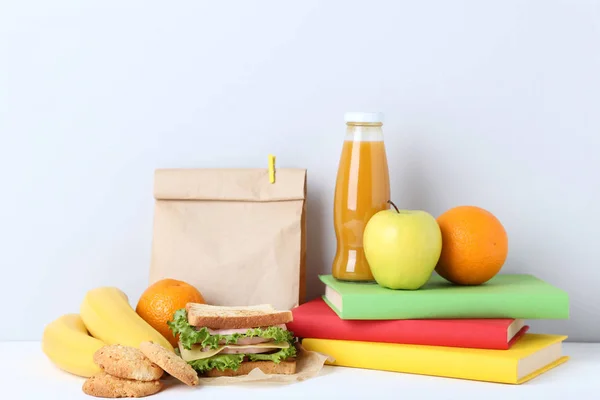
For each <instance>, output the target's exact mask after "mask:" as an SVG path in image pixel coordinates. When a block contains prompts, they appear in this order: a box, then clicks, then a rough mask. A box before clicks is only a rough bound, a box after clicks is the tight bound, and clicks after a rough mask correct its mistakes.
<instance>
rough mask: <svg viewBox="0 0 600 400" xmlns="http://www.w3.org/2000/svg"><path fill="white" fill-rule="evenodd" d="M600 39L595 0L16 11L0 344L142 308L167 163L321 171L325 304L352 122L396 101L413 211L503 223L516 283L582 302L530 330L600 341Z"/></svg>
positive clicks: (5, 76) (314, 198)
mask: <svg viewBox="0 0 600 400" xmlns="http://www.w3.org/2000/svg"><path fill="white" fill-rule="evenodd" d="M599 43H600V5H599V3H598V2H593V1H558V0H553V1H541V0H540V1H516V0H515V1H507V0H502V1H485V2H483V1H475V0H473V1H459V0H455V1H442V0H439V1H397V2H392V1H316V0H315V1H306V0H305V1H296V2H281V1H258V2H243V1H237V2H208V1H179V2H165V1H127V2H122V1H106V0H105V1H87V2H80V1H66V0H56V1H54V2H46V1H41V0H40V1H19V2H17V1H13V2H2V3H1V5H0V60H2V62H1V63H0V113H1V114H0V135H2V137H1V145H0V189H1V196H0V221H1V222H0V244H1V246H2V247H1V257H0V260H1V263H2V264H1V265H2V288H1V290H0V304H2V305H3V310H4V311H3V312H4V315H3V318H2V329H1V330H0V339H4V340H23V339H32V340H35V339H39V338H40V335H41V332H42V329H43V326H44V324H45V323H47V322H49V321H51V320H52V319H54V318H55V317H57V316H59V315H60V314H62V313H66V312H77V310H78V306H79V302H80V301H81V299H82V298H83V295H84V293H85V292H86V290H88V289H91V288H93V287H95V286H100V285H115V286H118V287H120V288H121V289H123V290H124V291H126V293H127V294H128V295H129V297H130V300H131V302H132V304H135V303H136V302H137V299H138V297H139V295H140V294H141V292H142V291H143V290H144V288H145V287H146V283H147V275H148V268H149V256H150V239H151V228H152V212H153V199H152V177H153V171H154V169H155V168H160V167H266V165H267V164H266V163H267V155H268V154H269V153H273V154H276V155H277V162H278V166H280V167H304V168H307V169H308V171H309V184H308V187H309V190H308V191H309V193H308V198H309V200H308V212H309V222H308V224H309V232H308V235H309V238H308V251H309V254H308V261H309V270H310V277H309V285H310V286H309V291H310V292H309V293H310V296H311V297H315V296H317V295H318V294H320V293H321V291H322V287H321V286H320V285H319V284H318V281H317V278H316V274H317V273H318V272H329V268H330V263H331V260H332V257H333V253H334V248H335V243H334V237H333V228H332V223H331V219H332V213H331V209H332V193H333V187H334V182H335V174H336V170H337V163H338V157H339V154H340V149H341V145H342V140H343V137H344V122H343V113H344V112H345V111H350V110H353V111H354V110H363V111H371V110H377V111H382V112H384V113H385V114H386V123H385V125H384V132H385V139H386V145H387V151H388V157H389V161H390V173H391V180H392V196H393V200H394V201H395V202H396V203H397V204H398V205H400V206H401V207H405V208H421V209H425V210H428V211H429V212H431V213H432V214H434V215H435V216H437V215H439V214H440V213H441V212H443V211H444V210H446V209H448V208H450V207H453V206H456V205H459V204H475V205H479V206H482V207H484V208H487V209H488V210H490V211H492V212H493V213H494V214H496V215H497V216H498V217H499V218H500V220H501V221H502V222H503V223H504V225H505V227H506V229H507V231H508V233H509V238H510V254H509V258H508V261H507V263H506V265H505V267H504V268H503V272H523V273H532V274H535V275H536V276H538V277H540V278H542V279H544V280H546V281H548V282H550V283H552V284H554V285H557V286H559V287H561V288H563V289H565V290H567V291H568V293H569V294H570V297H571V310H572V315H571V319H570V320H569V321H535V322H532V330H533V331H543V332H548V333H562V334H568V335H569V336H570V340H577V341H599V340H600V322H599V321H598V316H599V314H600V312H599V309H600V292H599V291H598V290H597V284H598V282H599V280H600V268H599V267H598V259H599V256H600V246H599V245H598V233H597V232H598V226H600V217H599V213H598V212H597V209H596V207H597V205H598V204H599V203H600V190H599V185H598V178H597V176H598V171H599V168H600V159H599V158H598V156H597V154H598V145H600V136H599V131H600V113H599V112H598V107H599V105H600V77H599V73H598V71H600V51H599ZM227 142H231V144H226V143H227Z"/></svg>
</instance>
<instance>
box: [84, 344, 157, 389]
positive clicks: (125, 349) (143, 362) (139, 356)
mask: <svg viewBox="0 0 600 400" xmlns="http://www.w3.org/2000/svg"><path fill="white" fill-rule="evenodd" d="M94 362H95V363H96V364H97V365H98V366H99V367H100V368H101V369H102V370H103V371H104V372H106V373H108V374H110V375H113V376H116V377H119V378H124V379H135V380H136V381H155V380H157V379H160V377H161V376H162V375H163V373H164V371H163V370H162V369H161V368H160V367H159V366H158V365H156V364H154V363H152V361H150V360H148V358H146V356H145V355H144V353H142V352H141V351H140V350H139V349H136V348H135V347H129V346H122V345H119V344H113V345H110V346H103V347H101V348H100V349H98V350H97V351H96V353H94Z"/></svg>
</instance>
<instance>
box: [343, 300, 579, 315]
mask: <svg viewBox="0 0 600 400" xmlns="http://www.w3.org/2000/svg"><path fill="white" fill-rule="evenodd" d="M442 300H443V301H442ZM343 301H344V306H343V311H342V312H341V313H340V318H342V319H346V320H394V319H464V318H511V319H568V317H569V303H568V298H566V297H565V296H560V295H557V296H535V295H515V296H494V295H483V294H482V295H480V296H476V297H471V296H455V297H448V298H443V299H442V298H436V299H434V300H427V301H426V300H425V299H424V300H423V303H420V304H419V305H417V306H414V305H411V304H399V302H398V300H397V298H396V297H395V296H394V297H383V296H377V297H373V298H370V299H369V300H368V301H367V300H366V298H365V297H364V296H358V295H345V296H344V300H343Z"/></svg>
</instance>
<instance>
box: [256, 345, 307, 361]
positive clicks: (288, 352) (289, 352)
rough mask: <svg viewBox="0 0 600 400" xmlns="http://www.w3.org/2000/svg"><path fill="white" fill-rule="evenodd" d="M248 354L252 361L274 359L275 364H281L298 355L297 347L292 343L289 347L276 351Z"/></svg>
mask: <svg viewBox="0 0 600 400" xmlns="http://www.w3.org/2000/svg"><path fill="white" fill-rule="evenodd" d="M246 356H247V357H248V359H249V360H250V361H273V362H274V363H275V364H279V363H280V362H281V361H283V360H286V359H288V358H290V357H296V347H295V346H294V345H291V346H290V347H288V348H287V349H281V350H279V351H277V352H275V353H270V354H267V353H261V354H246Z"/></svg>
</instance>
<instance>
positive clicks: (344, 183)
mask: <svg viewBox="0 0 600 400" xmlns="http://www.w3.org/2000/svg"><path fill="white" fill-rule="evenodd" d="M345 120H346V137H345V140H344V144H343V147H342V155H341V157H340V163H339V166H338V173H337V180H336V185H335V196H334V208H333V216H334V229H335V236H336V239H337V250H336V254H335V258H334V260H333V266H332V274H333V276H334V277H335V278H336V279H339V280H344V281H373V280H374V278H373V274H372V273H371V269H370V268H369V264H368V263H367V260H366V258H365V255H364V252H363V230H364V228H365V225H366V224H367V222H368V221H369V219H370V218H371V217H372V216H373V215H374V214H375V213H376V212H378V211H381V210H385V209H388V208H389V206H388V203H387V201H388V200H389V199H390V182H389V172H388V163H387V156H386V152H385V146H384V142H383V129H382V125H383V115H382V114H381V113H359V112H357V113H346V115H345Z"/></svg>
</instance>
